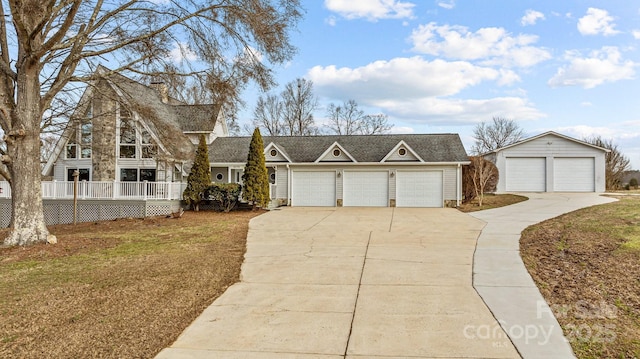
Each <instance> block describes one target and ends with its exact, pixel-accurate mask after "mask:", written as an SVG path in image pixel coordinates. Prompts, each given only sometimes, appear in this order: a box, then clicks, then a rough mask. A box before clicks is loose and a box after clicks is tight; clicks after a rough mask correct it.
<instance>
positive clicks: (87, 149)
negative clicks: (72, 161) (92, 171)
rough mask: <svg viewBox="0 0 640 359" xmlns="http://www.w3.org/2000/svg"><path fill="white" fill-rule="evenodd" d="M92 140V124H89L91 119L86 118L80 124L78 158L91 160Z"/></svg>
mask: <svg viewBox="0 0 640 359" xmlns="http://www.w3.org/2000/svg"><path fill="white" fill-rule="evenodd" d="M89 113H90V112H89ZM92 140H93V123H92V122H91V119H90V118H88V119H85V120H82V123H81V124H80V158H91V142H92Z"/></svg>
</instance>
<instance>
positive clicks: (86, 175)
mask: <svg viewBox="0 0 640 359" xmlns="http://www.w3.org/2000/svg"><path fill="white" fill-rule="evenodd" d="M76 170H78V173H79V175H78V181H90V180H91V179H90V172H89V169H88V168H80V169H78V168H67V181H73V172H75V171H76Z"/></svg>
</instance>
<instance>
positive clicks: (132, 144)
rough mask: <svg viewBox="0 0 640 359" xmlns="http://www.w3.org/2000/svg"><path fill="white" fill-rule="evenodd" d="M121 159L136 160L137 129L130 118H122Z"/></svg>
mask: <svg viewBox="0 0 640 359" xmlns="http://www.w3.org/2000/svg"><path fill="white" fill-rule="evenodd" d="M120 158H136V127H135V124H134V123H133V120H131V119H130V118H120Z"/></svg>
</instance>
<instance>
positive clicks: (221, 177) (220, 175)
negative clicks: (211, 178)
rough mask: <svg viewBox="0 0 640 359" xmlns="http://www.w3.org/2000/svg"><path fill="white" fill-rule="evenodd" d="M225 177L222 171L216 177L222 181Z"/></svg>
mask: <svg viewBox="0 0 640 359" xmlns="http://www.w3.org/2000/svg"><path fill="white" fill-rule="evenodd" d="M223 178H224V175H223V174H222V173H218V174H217V175H216V179H217V180H218V181H222V179H223Z"/></svg>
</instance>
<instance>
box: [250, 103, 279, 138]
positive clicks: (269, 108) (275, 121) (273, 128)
mask: <svg viewBox="0 0 640 359" xmlns="http://www.w3.org/2000/svg"><path fill="white" fill-rule="evenodd" d="M283 106H284V105H283V103H282V101H281V100H280V98H279V97H278V96H276V95H266V97H262V96H260V97H258V102H257V104H256V108H255V109H254V111H253V127H254V129H255V128H256V127H259V128H262V129H263V130H265V133H266V134H267V135H268V136H280V135H283V134H285V124H284V118H283V116H284V112H283Z"/></svg>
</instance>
